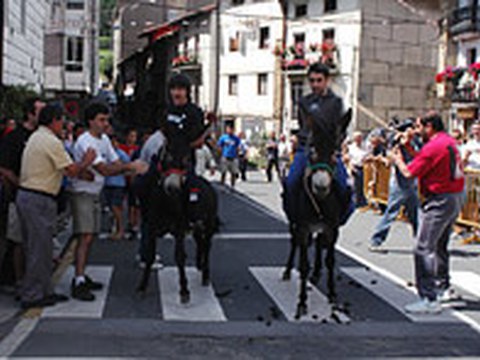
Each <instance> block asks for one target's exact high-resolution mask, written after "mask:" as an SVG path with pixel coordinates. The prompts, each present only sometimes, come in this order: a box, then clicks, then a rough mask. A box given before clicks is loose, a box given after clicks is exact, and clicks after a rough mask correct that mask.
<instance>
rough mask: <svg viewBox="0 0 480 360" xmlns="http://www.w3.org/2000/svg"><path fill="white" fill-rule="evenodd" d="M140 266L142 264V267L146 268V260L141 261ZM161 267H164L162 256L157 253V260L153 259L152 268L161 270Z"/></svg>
mask: <svg viewBox="0 0 480 360" xmlns="http://www.w3.org/2000/svg"><path fill="white" fill-rule="evenodd" d="M139 266H140V269H145V267H146V266H147V264H146V263H145V261H140V262H139ZM161 269H163V263H162V258H161V257H160V255H158V254H156V255H155V260H153V263H152V270H161Z"/></svg>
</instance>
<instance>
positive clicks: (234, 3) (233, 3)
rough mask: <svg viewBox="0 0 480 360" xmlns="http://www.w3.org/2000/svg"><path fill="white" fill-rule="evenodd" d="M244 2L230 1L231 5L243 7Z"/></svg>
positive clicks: (238, 0)
mask: <svg viewBox="0 0 480 360" xmlns="http://www.w3.org/2000/svg"><path fill="white" fill-rule="evenodd" d="M244 3H245V0H232V5H243V4H244Z"/></svg>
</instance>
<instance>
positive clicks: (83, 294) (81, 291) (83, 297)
mask: <svg viewBox="0 0 480 360" xmlns="http://www.w3.org/2000/svg"><path fill="white" fill-rule="evenodd" d="M71 291H72V298H74V299H77V300H80V301H94V300H95V295H93V294H92V292H91V289H90V288H89V287H88V285H87V283H86V282H82V283H80V284H79V285H77V284H76V283H75V279H73V280H72V287H71Z"/></svg>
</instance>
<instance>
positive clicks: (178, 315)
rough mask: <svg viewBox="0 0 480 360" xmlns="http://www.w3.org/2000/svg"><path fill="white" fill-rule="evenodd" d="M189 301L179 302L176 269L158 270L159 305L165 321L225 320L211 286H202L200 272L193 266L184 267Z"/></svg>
mask: <svg viewBox="0 0 480 360" xmlns="http://www.w3.org/2000/svg"><path fill="white" fill-rule="evenodd" d="M186 273H187V278H188V287H189V290H190V302H189V303H188V304H181V303H180V296H179V283H178V270H177V268H176V267H166V268H164V269H163V270H162V271H159V272H158V283H159V285H160V306H161V308H162V314H163V319H164V320H167V321H213V322H217V321H226V320H227V318H226V316H225V314H224V313H223V310H222V307H221V305H220V303H219V301H218V299H217V298H216V297H215V293H214V291H213V287H212V286H211V285H210V286H202V284H201V274H200V273H199V272H198V271H197V269H195V268H193V267H187V268H186Z"/></svg>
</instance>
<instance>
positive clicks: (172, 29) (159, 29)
mask: <svg viewBox="0 0 480 360" xmlns="http://www.w3.org/2000/svg"><path fill="white" fill-rule="evenodd" d="M216 8H217V6H216V5H207V6H204V7H201V8H199V9H198V10H195V11H190V12H188V13H186V14H185V15H184V16H181V17H179V18H176V19H173V20H171V21H169V22H166V23H163V24H161V25H156V26H152V27H149V28H147V29H145V30H144V31H143V32H142V33H141V34H140V35H139V36H138V37H139V38H142V37H150V40H151V41H152V42H153V41H157V40H159V39H161V38H164V37H165V36H168V35H172V34H174V33H176V32H177V31H178V30H179V29H180V27H181V23H182V22H183V21H188V20H193V19H195V18H197V17H200V16H202V15H205V14H208V13H211V12H212V11H214V10H215V9H216Z"/></svg>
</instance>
